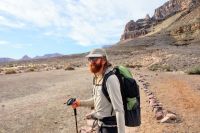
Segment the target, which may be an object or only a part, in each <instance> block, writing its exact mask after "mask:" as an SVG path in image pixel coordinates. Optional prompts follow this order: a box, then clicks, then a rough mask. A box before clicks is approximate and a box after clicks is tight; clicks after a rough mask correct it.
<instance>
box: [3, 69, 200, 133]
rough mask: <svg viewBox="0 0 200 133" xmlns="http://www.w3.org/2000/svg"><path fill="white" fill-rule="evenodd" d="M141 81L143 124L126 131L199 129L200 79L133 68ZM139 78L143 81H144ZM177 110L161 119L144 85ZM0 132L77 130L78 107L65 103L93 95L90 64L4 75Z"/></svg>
mask: <svg viewBox="0 0 200 133" xmlns="http://www.w3.org/2000/svg"><path fill="white" fill-rule="evenodd" d="M131 71H132V72H133V75H134V77H135V79H136V80H137V81H138V83H139V84H140V94H141V111H142V113H141V116H142V124H141V126H140V127H137V128H133V127H132V128H130V127H129V128H128V127H127V128H126V132H127V133H133V132H138V133H198V132H199V131H200V123H199V121H200V84H199V83H200V77H199V76H195V75H187V74H184V73H182V72H153V71H148V70H142V69H141V70H136V69H131ZM139 81H140V82H139ZM144 83H148V84H149V85H148V87H149V89H150V90H151V91H152V92H153V93H154V94H155V95H156V97H157V98H158V99H159V101H160V102H161V103H162V105H163V108H165V109H166V110H168V111H171V112H173V113H175V114H176V116H177V119H176V120H175V121H170V122H167V123H160V121H159V120H156V118H155V116H154V113H153V112H152V108H151V107H150V105H149V103H148V102H147V96H146V95H145V93H144V91H143V89H144V88H143V84H144ZM0 85H1V87H0V133H75V132H76V131H75V120H74V116H73V110H72V108H71V107H67V106H66V105H64V104H63V103H64V102H66V100H67V99H68V98H70V97H76V98H80V99H87V98H90V97H91V96H92V75H91V74H90V73H89V71H88V70H87V68H86V67H81V68H77V69H76V70H74V71H65V70H62V69H61V70H53V71H43V72H28V73H19V74H11V75H1V76H0ZM77 111H78V112H77V113H78V127H79V128H80V127H81V126H83V125H85V120H84V116H85V114H86V113H89V112H90V109H89V108H82V107H80V108H78V109H77Z"/></svg>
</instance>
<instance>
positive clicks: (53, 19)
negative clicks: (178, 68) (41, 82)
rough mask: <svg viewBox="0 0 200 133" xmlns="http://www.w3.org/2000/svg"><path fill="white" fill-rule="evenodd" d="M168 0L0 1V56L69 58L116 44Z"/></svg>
mask: <svg viewBox="0 0 200 133" xmlns="http://www.w3.org/2000/svg"><path fill="white" fill-rule="evenodd" d="M166 1H167V0H0V57H10V58H15V59H19V58H21V57H22V56H24V55H28V56H30V57H35V56H37V55H39V56H41V55H44V54H49V53H61V54H73V53H82V52H87V51H90V50H91V49H93V48H98V47H101V46H103V45H110V44H114V43H116V42H118V41H119V39H120V36H121V34H122V33H123V30H124V26H125V24H126V23H127V22H128V21H129V20H135V21H136V20H137V19H139V18H143V17H145V16H146V14H149V15H150V16H151V17H152V15H153V13H154V10H155V9H156V8H157V7H159V6H161V5H162V4H164V3H165V2H166Z"/></svg>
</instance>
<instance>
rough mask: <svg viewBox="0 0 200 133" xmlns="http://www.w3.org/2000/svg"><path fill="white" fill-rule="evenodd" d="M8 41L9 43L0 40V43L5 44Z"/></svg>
mask: <svg viewBox="0 0 200 133" xmlns="http://www.w3.org/2000/svg"><path fill="white" fill-rule="evenodd" d="M8 43H9V42H8V41H4V40H0V45H5V44H8Z"/></svg>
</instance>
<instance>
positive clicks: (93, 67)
mask: <svg viewBox="0 0 200 133" xmlns="http://www.w3.org/2000/svg"><path fill="white" fill-rule="evenodd" d="M86 57H87V58H88V61H89V70H90V71H91V72H92V73H93V74H94V80H93V97H92V98H91V99H88V100H79V99H76V101H75V102H73V104H72V107H73V108H76V107H78V106H91V107H94V113H91V114H89V115H87V116H86V118H88V119H90V118H96V119H98V126H99V128H98V133H125V120H124V108H123V102H122V96H121V92H120V83H119V80H118V78H117V77H116V75H111V76H109V77H108V79H107V81H106V87H107V90H108V93H109V96H110V100H111V102H109V101H108V100H107V99H106V97H105V96H104V94H103V92H102V82H103V78H104V75H105V74H107V73H109V72H110V71H112V69H113V68H112V66H111V64H110V63H109V62H108V58H107V54H106V52H105V50H104V49H94V50H92V51H91V52H90V53H89V54H88V55H87V56H86Z"/></svg>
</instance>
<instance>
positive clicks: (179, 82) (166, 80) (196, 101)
mask: <svg viewBox="0 0 200 133" xmlns="http://www.w3.org/2000/svg"><path fill="white" fill-rule="evenodd" d="M143 73H145V76H144V77H145V80H146V81H147V82H149V84H150V86H149V88H150V89H151V91H152V92H153V93H154V94H155V95H156V97H157V98H158V99H159V101H160V102H161V103H162V104H163V107H164V109H166V110H169V111H172V112H174V113H176V114H177V116H178V119H177V121H176V122H175V123H157V124H156V125H154V124H155V123H153V124H152V123H149V124H147V125H150V126H151V125H152V126H151V128H150V130H148V131H143V129H141V132H149V133H150V132H167V133H168V132H169V133H174V132H187V133H190V132H192V133H198V132H199V131H200V123H199V121H200V91H199V89H200V84H199V83H200V77H199V76H193V75H185V74H180V73H154V72H143ZM143 73H140V74H139V75H144V74H143ZM144 102H145V101H144ZM143 104H144V103H143ZM146 109H147V108H146ZM152 114H153V113H152ZM143 116H145V113H144V114H143ZM145 119H146V118H145ZM145 121H146V120H145ZM154 126H155V128H153V127H154Z"/></svg>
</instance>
